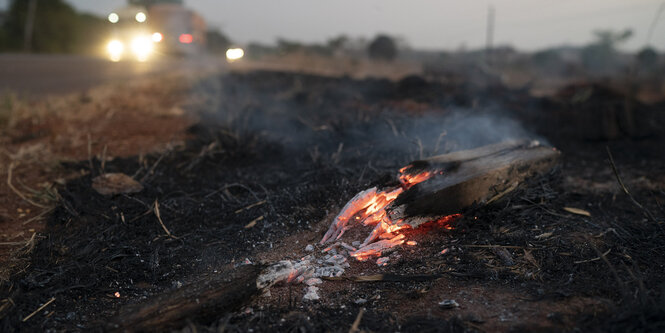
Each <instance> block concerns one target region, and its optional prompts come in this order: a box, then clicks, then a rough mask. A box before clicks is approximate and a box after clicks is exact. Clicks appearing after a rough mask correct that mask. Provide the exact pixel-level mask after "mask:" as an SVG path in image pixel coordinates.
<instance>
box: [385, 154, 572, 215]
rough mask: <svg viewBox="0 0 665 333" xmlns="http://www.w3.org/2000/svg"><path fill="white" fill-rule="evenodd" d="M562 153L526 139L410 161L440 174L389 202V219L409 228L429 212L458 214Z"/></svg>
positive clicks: (515, 184) (513, 185) (552, 162)
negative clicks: (440, 172)
mask: <svg viewBox="0 0 665 333" xmlns="http://www.w3.org/2000/svg"><path fill="white" fill-rule="evenodd" d="M559 155H560V152H559V151H558V150H556V149H554V148H552V147H547V146H543V145H540V144H537V143H534V142H529V141H509V142H503V143H498V144H494V145H488V146H483V147H480V148H477V149H472V150H464V151H458V152H454V153H450V154H445V155H439V156H434V157H431V158H428V159H426V160H422V161H416V162H414V163H413V164H412V165H414V166H417V167H418V168H419V169H424V168H426V169H435V170H442V171H443V173H442V174H441V175H438V176H436V177H434V178H432V179H429V180H427V181H425V182H422V183H420V184H418V185H415V186H413V187H412V188H410V189H409V190H408V191H406V192H404V193H403V194H402V195H400V196H399V197H398V198H397V199H396V200H395V201H394V202H393V204H392V207H391V209H390V217H391V219H393V221H397V220H399V219H403V220H404V221H403V223H408V224H410V225H411V226H412V227H417V226H418V225H419V224H421V223H423V222H426V221H429V220H431V219H429V218H423V217H432V216H446V215H450V214H456V213H462V212H463V211H464V210H466V209H468V208H469V207H471V206H475V205H482V204H486V203H488V202H491V201H494V199H496V198H498V197H500V196H503V195H505V194H506V193H508V192H510V191H512V190H514V189H515V188H517V187H518V185H520V184H521V183H522V182H523V181H524V180H525V179H526V178H529V177H531V176H534V175H537V174H543V173H546V172H548V171H549V170H551V169H552V167H553V166H554V165H555V163H556V161H557V159H558V157H559Z"/></svg>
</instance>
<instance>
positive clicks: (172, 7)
mask: <svg viewBox="0 0 665 333" xmlns="http://www.w3.org/2000/svg"><path fill="white" fill-rule="evenodd" d="M108 21H109V24H111V25H112V28H111V31H112V32H111V38H110V40H109V41H108V42H107V44H106V53H107V55H108V57H109V59H110V60H111V61H120V60H130V59H134V60H137V61H147V60H149V59H151V58H155V57H156V56H159V55H194V54H199V53H201V52H202V51H203V49H204V48H205V44H206V24H205V21H204V20H203V18H202V17H201V16H200V15H198V14H197V13H195V12H193V11H192V10H190V9H187V8H185V7H184V6H183V5H182V3H181V2H179V1H152V2H150V4H149V5H147V6H142V5H136V4H130V5H127V6H125V7H122V8H120V9H118V10H116V11H114V12H112V13H110V14H109V15H108Z"/></svg>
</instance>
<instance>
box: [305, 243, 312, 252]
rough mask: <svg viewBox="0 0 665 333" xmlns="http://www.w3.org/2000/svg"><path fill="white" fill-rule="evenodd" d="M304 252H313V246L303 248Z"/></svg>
mask: <svg viewBox="0 0 665 333" xmlns="http://www.w3.org/2000/svg"><path fill="white" fill-rule="evenodd" d="M305 251H307V252H312V251H314V245H312V244H307V246H305Z"/></svg>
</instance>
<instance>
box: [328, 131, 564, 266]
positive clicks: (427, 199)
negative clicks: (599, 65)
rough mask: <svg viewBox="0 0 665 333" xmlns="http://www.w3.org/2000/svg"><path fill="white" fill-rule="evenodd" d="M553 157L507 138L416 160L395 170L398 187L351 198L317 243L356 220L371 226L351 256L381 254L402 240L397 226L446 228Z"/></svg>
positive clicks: (542, 168) (535, 146)
mask: <svg viewBox="0 0 665 333" xmlns="http://www.w3.org/2000/svg"><path fill="white" fill-rule="evenodd" d="M558 156H559V152H558V151H557V150H556V149H554V148H552V147H545V146H542V145H541V144H540V143H539V142H537V141H507V142H502V143H498V144H494V145H488V146H483V147H480V148H476V149H472V150H465V151H459V152H454V153H450V154H445V155H439V156H434V157H431V158H429V159H426V160H422V161H415V162H413V163H412V164H410V165H408V166H406V167H404V168H402V169H401V170H400V174H399V176H398V178H399V181H400V183H401V186H398V187H391V188H387V189H383V190H379V189H377V188H375V187H374V188H371V189H368V190H365V191H362V192H360V193H358V194H357V195H356V196H355V197H354V198H353V199H351V201H349V202H348V203H347V204H346V205H345V206H344V208H343V209H342V211H341V212H340V214H339V215H337V217H336V218H335V219H334V220H333V222H332V224H331V225H330V228H329V229H328V232H326V234H325V235H324V236H323V239H322V240H321V244H324V243H326V242H330V241H333V240H338V239H340V238H341V237H342V235H344V233H345V232H346V231H347V230H348V229H349V228H351V227H352V226H353V224H352V223H351V222H359V223H360V224H363V225H366V226H367V225H373V226H374V229H373V230H372V232H371V233H370V234H369V236H367V238H365V241H364V242H363V243H362V244H361V245H360V248H359V249H358V250H356V251H353V252H351V253H350V255H351V256H353V257H355V258H356V259H358V260H361V261H364V260H367V259H368V258H369V257H371V256H380V255H381V254H382V252H384V251H386V250H387V249H390V248H392V247H395V246H397V245H401V244H403V243H404V242H406V240H405V239H404V235H402V234H399V231H400V230H402V229H406V228H417V227H418V226H420V225H421V224H423V223H426V222H432V221H436V222H438V223H439V224H442V225H446V226H448V227H449V223H450V222H451V220H453V219H454V218H455V217H457V216H459V213H461V212H463V211H464V210H466V209H468V208H469V207H471V206H474V205H482V204H486V203H491V202H493V201H496V200H498V199H499V198H501V197H502V196H504V195H505V194H507V193H508V192H510V191H512V190H514V189H515V188H517V186H518V185H519V184H520V183H521V182H522V181H523V180H524V179H526V178H528V177H530V176H533V175H535V174H540V173H544V172H546V171H548V170H550V169H551V168H552V166H553V165H554V163H555V162H556V160H557V158H558ZM378 239H382V240H378ZM377 240H378V241H377ZM383 262H385V260H384V261H383ZM377 263H378V262H377Z"/></svg>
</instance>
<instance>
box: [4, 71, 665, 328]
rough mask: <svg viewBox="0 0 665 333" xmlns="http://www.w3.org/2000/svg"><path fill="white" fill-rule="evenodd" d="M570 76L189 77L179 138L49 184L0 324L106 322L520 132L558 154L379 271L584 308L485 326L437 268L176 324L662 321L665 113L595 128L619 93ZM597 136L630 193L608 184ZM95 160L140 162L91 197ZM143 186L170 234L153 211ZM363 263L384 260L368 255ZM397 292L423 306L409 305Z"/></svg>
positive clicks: (647, 112) (645, 324)
mask: <svg viewBox="0 0 665 333" xmlns="http://www.w3.org/2000/svg"><path fill="white" fill-rule="evenodd" d="M573 88H576V89H578V90H580V89H589V87H588V86H574V87H572V88H568V90H566V91H565V93H566V94H567V95H564V96H563V97H561V96H560V97H558V98H551V99H540V98H533V97H531V96H529V95H528V94H527V93H526V92H525V91H520V90H510V89H507V88H505V87H502V86H500V85H496V84H489V85H488V84H483V85H479V84H477V83H474V82H466V83H460V82H457V83H455V84H444V83H439V82H431V81H426V80H424V79H422V78H419V77H409V78H406V79H404V80H402V81H400V82H391V81H387V80H380V79H367V80H352V79H350V78H327V77H320V76H311V75H303V74H293V73H280V72H250V73H244V74H238V73H231V74H227V75H224V76H222V77H212V78H208V79H206V80H202V81H201V82H199V83H198V84H197V85H196V86H195V87H194V88H193V94H197V95H198V96H201V98H202V99H203V100H205V101H206V102H205V103H203V104H202V105H199V106H193V107H192V108H193V109H194V110H193V111H194V112H197V113H198V114H199V115H200V118H201V121H200V122H199V123H198V124H197V125H195V126H193V127H192V128H191V129H190V132H191V135H192V139H191V140H189V141H188V142H187V143H186V144H185V145H183V146H174V147H172V148H171V149H168V150H166V151H165V152H163V153H161V154H155V155H150V156H137V157H134V158H126V159H116V160H113V161H108V162H104V163H102V162H101V161H98V160H93V161H92V163H89V162H88V161H84V162H80V163H75V164H71V165H67V166H66V167H68V168H71V169H73V170H79V169H80V170H81V171H82V172H83V173H85V175H84V176H82V177H80V178H78V179H76V180H74V181H71V182H69V183H68V184H67V185H66V186H64V187H62V188H61V189H60V190H59V193H60V196H61V200H60V205H59V206H58V208H57V209H56V210H55V211H54V212H53V214H52V216H51V217H50V220H49V223H48V226H47V228H46V230H45V231H44V232H43V233H42V234H40V235H39V237H38V241H37V243H36V245H35V247H34V249H32V251H30V253H29V254H27V255H26V256H27V258H28V259H29V262H30V265H29V266H28V267H27V268H26V269H25V270H24V271H22V272H20V273H18V274H16V275H15V276H14V277H13V278H12V279H11V281H9V282H7V283H5V284H3V286H2V289H1V290H0V295H1V296H2V297H1V298H2V299H4V301H3V303H2V307H3V308H2V309H3V310H2V312H1V313H0V316H1V319H0V320H1V326H0V329H1V330H2V331H5V332H10V331H17V330H25V331H32V330H49V331H59V330H68V331H69V330H104V329H105V328H106V322H107V321H108V320H109V318H111V317H113V316H114V315H115V314H116V313H117V311H118V309H119V308H120V307H122V306H123V305H126V304H133V303H139V302H141V301H142V300H145V299H146V298H148V297H150V296H152V295H156V294H159V293H162V292H165V291H168V290H172V289H175V288H180V287H182V286H183V285H187V284H188V283H190V282H192V281H196V280H197V278H198V277H199V276H202V275H205V274H213V273H221V272H223V269H232V267H234V266H238V265H242V264H247V263H248V262H253V261H255V260H254V259H253V258H254V257H256V256H257V254H258V253H262V252H268V251H271V249H273V248H276V247H277V244H279V243H280V242H281V241H282V240H283V239H284V238H285V237H287V236H290V235H294V234H297V233H299V232H302V231H303V230H315V229H316V228H317V227H316V225H318V224H319V222H320V221H322V220H323V219H325V218H327V217H329V216H330V215H331V214H335V213H336V211H337V210H339V208H340V207H341V206H342V205H344V203H345V201H346V200H348V199H349V198H351V197H352V196H353V195H354V194H355V193H357V192H358V191H360V190H363V189H365V188H367V187H370V186H373V185H377V184H378V185H381V184H386V183H387V182H389V181H392V180H393V177H394V175H395V173H396V170H397V169H398V168H399V167H401V166H403V165H405V164H407V163H408V162H409V161H412V160H416V159H418V158H421V157H423V156H427V155H433V154H438V153H445V152H448V151H451V150H457V149H464V148H472V147H475V146H479V145H482V144H489V143H493V142H496V141H497V140H499V139H504V138H510V137H523V136H525V135H528V136H531V137H533V138H538V139H540V140H547V141H549V142H551V143H552V144H553V145H555V146H557V147H558V148H560V149H561V150H562V151H563V153H564V154H563V157H562V161H561V163H560V166H559V167H558V168H557V169H556V170H554V171H553V172H552V173H550V174H548V175H546V176H543V177H539V178H537V179H531V180H530V181H529V182H528V184H526V186H523V187H522V188H520V189H519V190H517V191H515V192H513V193H511V194H510V195H508V196H507V197H506V198H504V199H502V200H501V201H500V202H498V203H496V204H494V205H491V206H487V207H480V208H475V209H472V210H469V211H467V212H464V216H463V217H462V218H460V219H458V220H457V221H455V224H454V227H455V228H454V229H453V230H443V229H436V228H434V229H431V230H428V231H427V232H426V233H419V234H418V235H416V236H417V240H418V246H416V247H410V248H408V249H403V252H404V254H403V255H402V257H401V258H400V259H398V260H395V261H392V262H391V264H390V265H389V266H387V267H386V268H382V271H381V272H383V273H392V274H401V275H408V274H419V275H430V276H432V275H441V276H443V277H444V278H443V279H445V281H446V282H445V283H449V284H451V285H454V286H456V288H458V290H462V292H464V290H465V289H469V290H471V289H472V288H476V289H477V288H478V287H479V286H482V288H484V290H485V291H483V292H482V293H491V290H494V289H496V290H507V293H508V294H511V293H512V294H514V295H518V296H519V298H521V300H522V303H521V304H522V305H521V306H524V307H531V308H538V307H541V306H545V305H547V304H553V303H557V302H558V303H557V304H562V303H563V304H565V301H566V300H569V299H576V298H585V299H590V300H593V302H592V303H590V304H591V305H588V306H586V307H583V308H582V309H581V310H578V311H573V312H571V311H566V309H565V308H560V307H559V308H557V307H554V306H552V307H550V308H547V307H546V306H545V307H546V308H547V309H551V310H546V311H548V312H546V313H540V314H541V315H542V316H541V317H540V318H538V320H537V321H534V320H530V321H529V320H520V318H519V314H518V315H515V316H513V317H509V318H508V319H506V320H503V319H504V318H503V317H502V318H500V319H499V320H498V321H500V322H501V323H499V324H492V323H490V322H491V321H497V319H496V318H494V317H493V314H485V315H483V314H480V315H479V314H475V313H476V312H475V311H476V310H477V309H476V308H475V305H472V304H470V303H467V304H464V303H463V298H464V294H463V293H461V294H460V293H458V294H454V295H452V296H450V298H458V302H460V303H461V308H460V309H456V310H441V309H439V308H438V307H437V304H436V302H438V301H441V300H442V299H438V298H437V297H438V296H435V295H436V293H435V292H434V291H435V290H437V288H440V287H441V283H442V282H441V280H436V279H433V280H427V281H399V282H387V283H380V284H378V283H377V284H372V283H368V284H353V283H349V288H346V290H341V291H335V292H331V293H328V294H324V296H323V300H322V301H321V302H318V303H305V302H303V301H302V299H301V298H302V290H301V289H302V288H301V287H299V286H293V287H289V288H292V289H293V295H291V293H289V297H286V298H284V299H280V300H279V301H277V302H273V303H272V304H265V305H264V304H259V303H254V304H250V305H249V306H248V307H244V308H240V309H238V310H237V311H236V312H233V313H223V314H219V317H218V318H215V319H214V320H212V321H207V322H190V323H189V325H188V326H187V327H185V330H192V331H193V330H197V331H217V330H218V329H224V330H227V331H249V330H250V329H251V330H253V331H347V330H348V329H349V327H351V325H352V323H353V321H354V320H355V319H356V318H357V314H358V312H359V311H360V308H361V307H366V308H367V311H366V312H364V315H363V317H362V321H361V323H360V326H359V328H360V329H364V330H371V331H405V332H409V331H413V332H416V331H417V332H423V331H431V332H434V331H437V332H463V331H477V330H478V331H482V330H490V331H491V330H495V329H501V330H510V329H514V330H519V329H530V330H535V329H554V330H574V329H580V330H582V331H617V332H626V331H649V330H651V331H659V330H662V329H664V327H663V326H664V325H665V321H664V320H663V319H664V318H665V307H664V305H665V302H664V299H663V293H662V288H663V283H662V277H663V276H665V275H664V274H665V268H664V266H663V265H665V253H664V252H665V231H664V229H665V226H664V225H663V222H664V220H663V216H664V215H665V214H664V211H663V208H662V206H661V204H662V203H663V202H665V178H663V177H662V175H663V174H665V159H664V158H665V156H664V154H663V151H662V144H663V137H662V135H660V134H659V133H658V132H657V131H656V130H655V129H658V128H661V129H662V128H663V127H662V125H663V121H662V119H663V115H662V105H661V106H649V105H642V104H639V103H637V102H635V103H633V104H631V107H632V108H634V110H635V112H636V113H635V114H636V115H639V117H640V121H639V122H638V123H636V124H637V125H631V126H630V127H626V128H628V129H627V130H622V129H621V126H618V127H616V128H615V129H612V130H611V131H610V132H609V137H603V136H604V135H605V134H608V132H606V131H605V129H606V127H604V126H605V125H603V124H600V125H599V123H598V122H596V123H594V122H591V123H587V124H586V125H584V124H581V123H580V122H584V121H587V120H588V119H593V114H597V115H598V116H597V117H600V118H599V119H604V120H603V121H608V120H607V117H606V115H605V113H604V111H603V110H605V109H606V108H607V107H608V105H624V104H620V103H625V100H626V97H625V96H623V95H621V94H619V93H610V92H608V91H606V90H602V94H601V95H599V96H598V97H597V98H596V97H594V94H593V89H595V91H598V90H599V88H598V87H597V86H592V91H591V92H588V91H587V90H584V94H583V96H586V99H584V100H582V101H580V100H579V96H578V97H575V96H577V95H575V93H574V92H571V91H570V89H573ZM566 96H573V97H575V98H576V99H575V102H574V103H573V102H571V100H569V99H566V98H567V97H566ZM571 98H572V97H571ZM612 99H614V101H615V104H611V103H610V102H611V101H612ZM580 103H581V104H580ZM608 103H610V104H608ZM579 110H583V111H584V115H582V116H579V117H578V116H577V115H576V114H575V112H577V111H579ZM579 112H581V111H579ZM580 117H582V118H580ZM580 119H582V120H580ZM609 121H610V122H612V121H617V122H618V123H620V124H621V123H623V122H622V120H621V119H620V118H618V117H614V116H612V117H610V118H609ZM495 125H496V126H495ZM585 126H586V127H585ZM598 126H601V127H600V128H598ZM659 126H660V127H659ZM493 128H494V130H493ZM496 128H498V129H496ZM589 133H593V136H592V137H589V135H588V134H589ZM638 134H639V135H638ZM599 136H600V137H599ZM606 146H607V147H610V148H611V151H612V153H613V154H614V160H615V162H616V165H617V167H618V169H619V175H620V176H621V177H622V180H624V181H625V182H626V184H627V187H629V188H630V191H631V195H632V196H633V197H634V199H635V200H636V201H637V202H639V203H640V204H641V205H642V207H638V206H637V205H636V204H635V203H634V202H633V201H631V199H630V198H629V196H628V195H626V194H625V193H623V192H622V191H621V190H620V187H619V185H618V182H617V180H616V177H615V174H614V173H613V171H612V169H611V166H610V164H609V162H608V161H607V154H606V150H605V147H606ZM102 172H107V173H108V172H122V173H125V174H127V175H130V176H133V177H134V178H135V179H137V180H139V181H140V182H141V183H142V184H143V185H144V187H145V189H144V190H143V191H142V192H140V193H136V194H131V195H116V196H110V197H109V196H102V195H100V194H98V193H97V192H95V191H94V190H93V189H92V188H91V186H90V184H91V179H92V178H93V177H94V176H97V175H99V174H101V173H102ZM155 202H158V203H159V209H160V216H161V218H162V220H163V222H164V225H165V228H167V229H168V230H169V232H170V233H171V234H172V235H173V236H174V237H169V236H167V234H166V233H165V230H164V229H163V227H162V226H161V225H160V223H159V221H158V220H157V218H156V216H155V212H154V206H155ZM564 207H574V208H578V209H583V210H585V211H587V212H589V213H590V216H586V215H580V214H575V213H571V212H570V211H566V210H564ZM647 211H648V212H649V213H646V212H647ZM326 224H327V223H326ZM322 232H323V231H322ZM322 232H321V234H322ZM414 232H417V231H414ZM317 240H318V239H317ZM317 240H315V241H317ZM307 241H310V242H312V241H311V240H303V244H302V247H303V248H304V246H305V245H306V242H307ZM444 249H446V253H445V254H441V251H442V250H444ZM285 255H291V254H285ZM296 255H297V254H296ZM360 267H361V268H363V269H366V270H367V272H368V273H369V272H372V271H376V270H377V269H378V268H377V267H376V265H375V264H374V263H373V262H369V263H363V264H361V265H360ZM326 283H338V282H326ZM469 292H470V291H469ZM455 295H457V296H455ZM460 295H462V296H460ZM477 296H478V295H471V296H469V297H470V298H473V297H477ZM460 297H461V299H460ZM52 298H54V299H55V301H53V303H52V304H50V305H49V306H48V307H46V308H45V309H44V310H42V311H40V312H39V313H37V314H35V315H34V316H32V317H31V318H29V319H28V320H25V321H24V318H26V317H27V316H28V315H30V314H31V313H33V311H35V310H36V309H38V308H39V307H40V305H42V304H44V303H45V302H47V301H49V300H50V299H52ZM359 299H362V300H364V301H363V302H359V301H358V300H359ZM402 302H403V303H405V304H410V305H411V306H413V305H416V308H415V309H413V308H412V309H409V310H406V311H405V310H404V305H400V304H401V303H402ZM488 307H497V308H499V307H501V305H496V306H495V305H492V304H489V305H488ZM498 310H500V309H498ZM498 310H497V311H498ZM478 311H480V310H478ZM517 313H519V311H518V312H517Z"/></svg>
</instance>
